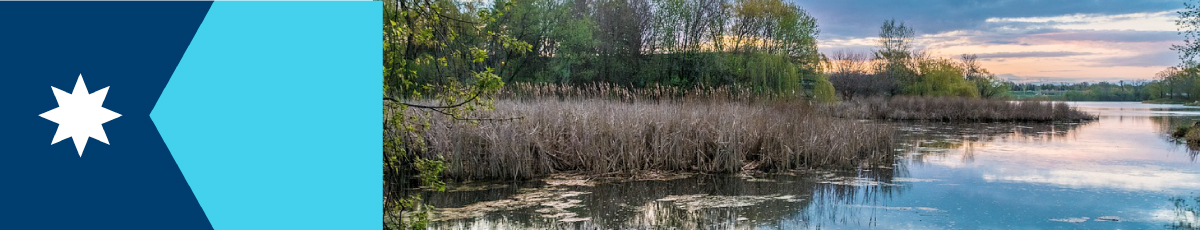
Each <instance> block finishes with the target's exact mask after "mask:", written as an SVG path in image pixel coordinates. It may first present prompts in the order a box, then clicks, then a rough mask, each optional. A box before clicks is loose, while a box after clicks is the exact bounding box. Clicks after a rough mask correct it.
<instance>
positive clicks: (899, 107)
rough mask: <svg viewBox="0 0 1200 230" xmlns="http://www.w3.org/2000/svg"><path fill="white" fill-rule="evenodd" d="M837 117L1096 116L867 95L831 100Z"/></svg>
mask: <svg viewBox="0 0 1200 230" xmlns="http://www.w3.org/2000/svg"><path fill="white" fill-rule="evenodd" d="M821 111H823V112H825V113H828V114H831V115H833V116H837V117H847V118H859V119H886V120H927V121H969V122H988V121H1086V120H1095V119H1096V118H1097V117H1096V116H1094V115H1091V114H1087V113H1085V112H1082V111H1079V110H1077V109H1075V108H1071V106H1070V105H1068V104H1067V103H1065V102H1047V101H1004V100H988V99H976V98H964V97H892V98H883V97H875V98H866V99H855V100H850V101H845V102H841V103H835V104H830V105H826V106H822V107H821Z"/></svg>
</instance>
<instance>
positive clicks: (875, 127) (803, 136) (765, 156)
mask: <svg viewBox="0 0 1200 230" xmlns="http://www.w3.org/2000/svg"><path fill="white" fill-rule="evenodd" d="M810 111H812V109H811V108H809V107H808V106H807V104H805V103H769V102H759V103H740V102H717V101H707V102H671V101H657V102H619V101H613V100H599V99H565V100H560V99H555V98H549V99H528V100H500V101H497V103H496V110H494V111H490V112H486V113H484V114H480V116H484V117H520V118H522V119H516V120H510V121H481V122H478V124H470V122H462V121H452V120H449V119H447V118H446V117H444V116H426V117H425V122H427V125H428V126H427V128H424V129H417V130H416V131H417V132H423V133H421V134H420V135H416V136H420V137H423V138H424V142H425V143H426V146H424V149H415V150H417V151H416V152H420V153H422V154H424V155H425V156H426V157H437V156H440V157H444V160H445V162H446V164H447V168H446V171H445V172H444V175H446V176H448V177H451V178H459V179H484V178H493V179H495V178H501V179H521V178H530V177H537V176H542V175H547V174H549V173H554V172H562V171H575V172H585V173H592V174H604V173H618V172H637V171H642V170H662V171H690V172H712V173H718V172H740V171H743V170H761V171H775V170H788V169H801V168H837V167H855V166H859V165H861V164H865V163H868V162H878V163H890V162H891V161H890V160H891V159H893V157H894V154H893V152H892V147H893V146H892V144H893V138H894V137H893V131H892V128H891V127H890V126H888V125H885V124H876V123H872V122H860V121H853V120H844V119H838V118H832V117H828V116H823V115H820V114H814V113H810ZM412 141H416V140H412ZM412 141H406V142H412Z"/></svg>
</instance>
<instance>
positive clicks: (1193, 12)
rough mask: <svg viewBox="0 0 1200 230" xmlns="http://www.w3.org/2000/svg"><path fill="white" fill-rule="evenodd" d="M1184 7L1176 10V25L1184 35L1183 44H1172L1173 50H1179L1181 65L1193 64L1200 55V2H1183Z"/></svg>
mask: <svg viewBox="0 0 1200 230" xmlns="http://www.w3.org/2000/svg"><path fill="white" fill-rule="evenodd" d="M1183 6H1184V9H1183V10H1181V11H1178V12H1176V13H1177V14H1178V15H1179V17H1178V18H1176V19H1175V26H1178V27H1179V34H1181V35H1183V38H1184V39H1183V44H1182V45H1171V50H1175V51H1176V52H1179V60H1180V61H1181V65H1180V66H1193V65H1196V64H1197V60H1196V59H1197V57H1200V4H1198V3H1197V2H1193V3H1187V2H1184V3H1183Z"/></svg>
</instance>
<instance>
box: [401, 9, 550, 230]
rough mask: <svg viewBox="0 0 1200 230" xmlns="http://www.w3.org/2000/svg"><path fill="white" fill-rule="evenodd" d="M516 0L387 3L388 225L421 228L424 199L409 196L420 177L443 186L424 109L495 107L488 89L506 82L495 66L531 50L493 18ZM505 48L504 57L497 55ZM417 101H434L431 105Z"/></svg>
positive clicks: (463, 115) (461, 113) (461, 114)
mask: <svg viewBox="0 0 1200 230" xmlns="http://www.w3.org/2000/svg"><path fill="white" fill-rule="evenodd" d="M511 6H512V5H511V2H508V1H497V2H496V3H495V4H494V5H493V6H492V7H490V8H481V7H477V6H476V5H473V4H466V5H458V4H457V3H456V2H454V1H450V0H438V1H432V0H392V1H388V2H385V3H384V7H383V100H384V101H385V106H384V108H383V113H384V115H385V116H386V118H385V119H384V124H383V137H384V140H383V149H384V150H383V184H384V191H383V192H384V198H383V207H384V210H383V214H384V218H383V220H384V221H383V225H384V228H390V229H410V228H411V229H421V228H423V227H424V224H425V221H426V219H425V218H424V217H426V216H425V213H423V212H418V213H415V215H413V216H412V217H413V218H408V219H406V218H404V216H403V215H402V213H403V212H405V211H416V210H420V209H421V208H422V206H421V205H420V204H419V200H420V197H418V196H415V195H409V194H407V193H406V192H405V191H407V188H408V187H412V185H413V184H414V182H412V181H411V180H412V178H414V176H415V177H416V178H419V180H417V182H418V183H421V184H425V185H429V186H432V187H434V188H436V189H439V190H440V189H443V186H442V182H441V180H440V179H439V174H440V172H441V170H442V169H443V168H444V165H443V164H442V163H441V161H440V160H439V159H440V158H437V157H432V158H431V157H422V156H421V155H419V154H418V153H419V152H420V151H422V150H423V149H424V147H423V146H424V142H423V138H421V137H420V136H417V134H416V133H417V132H414V131H415V130H416V129H418V128H427V126H423V125H420V124H416V123H417V122H418V121H419V120H420V119H419V118H418V116H420V115H421V114H426V115H428V114H430V113H436V114H438V115H444V116H449V117H451V118H452V119H455V120H472V119H473V118H469V117H467V116H468V113H470V112H472V111H474V110H477V109H484V108H490V107H491V99H490V95H491V94H492V93H494V92H496V91H497V90H499V88H500V87H501V86H502V85H503V84H504V82H503V81H502V79H501V78H500V76H499V75H497V71H496V70H497V69H501V71H504V70H506V69H507V66H506V61H505V60H496V59H500V58H502V57H505V56H509V55H507V54H513V55H519V54H521V53H524V52H527V51H529V49H530V45H529V44H527V43H524V42H522V41H519V40H517V39H514V38H512V37H511V36H510V35H509V34H507V33H505V32H504V31H503V30H499V29H498V28H497V27H495V26H491V27H489V26H488V23H498V22H503V21H504V20H507V19H508V18H506V17H504V15H505V12H507V11H508V10H509V9H510V7H511ZM496 54H500V55H496ZM413 101H430V102H432V103H431V104H422V103H415V102H413Z"/></svg>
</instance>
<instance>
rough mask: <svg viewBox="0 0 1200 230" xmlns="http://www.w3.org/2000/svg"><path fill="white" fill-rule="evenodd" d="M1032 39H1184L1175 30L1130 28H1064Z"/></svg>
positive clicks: (1033, 35) (1113, 40)
mask: <svg viewBox="0 0 1200 230" xmlns="http://www.w3.org/2000/svg"><path fill="white" fill-rule="evenodd" d="M1027 37H1028V38H1031V39H1047V40H1057V41H1103V42H1173V41H1180V40H1183V37H1181V36H1179V34H1178V33H1177V32H1174V31H1129V30H1063V31H1056V32H1048V33H1037V34H1031V35H1029V36H1027Z"/></svg>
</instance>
